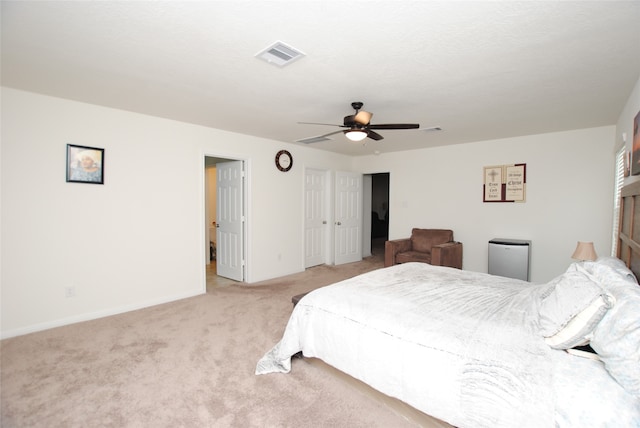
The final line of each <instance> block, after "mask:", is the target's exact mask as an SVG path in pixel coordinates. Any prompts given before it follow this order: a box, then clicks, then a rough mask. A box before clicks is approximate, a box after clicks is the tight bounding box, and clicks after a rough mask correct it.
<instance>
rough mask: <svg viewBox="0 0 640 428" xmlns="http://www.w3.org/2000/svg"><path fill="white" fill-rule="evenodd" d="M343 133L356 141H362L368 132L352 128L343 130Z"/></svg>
mask: <svg viewBox="0 0 640 428" xmlns="http://www.w3.org/2000/svg"><path fill="white" fill-rule="evenodd" d="M344 135H346V136H347V138H348V139H349V140H351V141H353V142H356V143H357V142H358V141H362V140H364V139H365V138H367V135H368V133H367V131H363V130H362V129H354V130H351V131H345V133H344Z"/></svg>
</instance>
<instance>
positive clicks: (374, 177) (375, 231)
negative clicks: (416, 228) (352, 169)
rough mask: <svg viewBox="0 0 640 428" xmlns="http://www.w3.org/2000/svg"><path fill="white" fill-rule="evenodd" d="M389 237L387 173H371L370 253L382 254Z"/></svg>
mask: <svg viewBox="0 0 640 428" xmlns="http://www.w3.org/2000/svg"><path fill="white" fill-rule="evenodd" d="M387 239H389V173H388V172H383V173H378V174H371V253H372V255H384V243H385V241H386V240H387Z"/></svg>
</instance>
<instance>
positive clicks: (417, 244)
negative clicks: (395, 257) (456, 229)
mask: <svg viewBox="0 0 640 428" xmlns="http://www.w3.org/2000/svg"><path fill="white" fill-rule="evenodd" d="M451 241H453V230H448V229H417V228H413V230H412V231H411V249H412V250H413V251H417V252H419V253H429V254H431V249H432V248H433V246H434V245H438V244H444V243H445V242H451Z"/></svg>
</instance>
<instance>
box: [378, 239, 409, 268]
mask: <svg viewBox="0 0 640 428" xmlns="http://www.w3.org/2000/svg"><path fill="white" fill-rule="evenodd" d="M410 249H411V239H409V238H406V239H395V240H393V241H387V242H385V243H384V267H389V266H393V265H395V264H396V254H398V253H401V252H403V251H409V250H410Z"/></svg>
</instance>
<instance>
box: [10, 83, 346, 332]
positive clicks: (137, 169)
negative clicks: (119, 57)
mask: <svg viewBox="0 0 640 428" xmlns="http://www.w3.org/2000/svg"><path fill="white" fill-rule="evenodd" d="M1 114H2V131H1V132H2V134H1V137H2V143H1V144H2V146H1V148H2V159H1V162H2V171H1V174H2V179H1V184H2V206H1V209H2V226H1V241H2V253H1V257H2V261H1V267H2V269H1V270H2V272H1V287H2V293H1V305H2V306H1V311H2V315H1V323H2V325H1V328H2V337H8V336H13V335H18V334H24V333H28V332H30V331H36V330H41V329H45V328H49V327H53V326H57V325H63V324H68V323H71V322H75V321H81V320H86V319H91V318H95V317H99V316H104V315H109V314H113V313H118V312H121V311H126V310H131V309H135V308H140V307H144V306H148V305H153V304H157V303H161V302H166V301H170V300H175V299H179V298H183V297H188V296H192V295H196V294H199V293H203V292H204V291H205V281H206V279H205V268H204V267H205V263H206V254H208V251H207V250H206V248H207V246H208V243H206V242H205V241H206V240H205V236H206V234H205V231H204V227H205V223H206V221H207V220H206V217H205V210H206V208H205V203H204V200H205V185H204V183H205V174H204V156H205V155H212V156H218V157H227V158H241V159H245V160H246V161H247V165H248V167H249V175H248V180H249V183H248V186H249V188H250V192H251V195H252V199H251V201H250V206H249V207H248V226H247V228H248V229H249V233H250V236H251V240H250V242H249V246H248V254H247V259H248V260H249V263H250V264H249V269H248V272H247V279H248V280H249V281H251V282H255V281H260V280H263V279H267V278H273V277H277V276H281V275H286V274H289V273H293V272H298V271H301V270H303V269H304V267H303V266H304V265H303V263H304V261H303V254H304V251H303V243H302V221H303V217H304V216H303V214H302V213H303V203H302V190H301V189H302V185H303V176H302V171H303V167H304V166H305V165H306V166H309V167H316V168H325V169H344V170H349V167H350V164H351V161H352V160H351V158H349V157H347V156H341V155H337V154H332V153H327V152H323V151H319V150H314V149H310V148H307V147H298V146H293V145H287V149H288V150H289V151H290V152H291V153H292V155H293V157H294V165H293V168H292V169H291V171H289V172H287V173H282V172H280V171H278V170H277V169H276V167H275V164H274V157H275V154H276V153H277V151H278V150H280V149H282V148H283V145H282V143H278V142H275V141H270V140H265V139H259V138H255V137H250V136H246V135H240V134H234V133H229V132H224V131H220V130H216V129H210V128H205V127H201V126H195V125H190V124H185V123H180V122H175V121H171V120H165V119H159V118H154V117H149V116H144V115H140V114H135V113H130V112H126V111H119V110H114V109H108V108H103V107H99V106H95V105H89V104H83V103H78V102H73V101H68V100H63V99H58V98H52V97H47V96H41V95H37V94H33V93H29V92H22V91H17V90H13V89H9V88H2V112H1ZM68 143H71V144H78V145H87V146H95V147H101V148H104V149H105V166H104V178H105V184H104V185H102V186H101V185H89V184H78V183H66V182H65V156H66V144H68ZM278 255H280V257H278ZM69 286H73V287H75V290H76V296H75V297H72V298H65V287H69Z"/></svg>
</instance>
